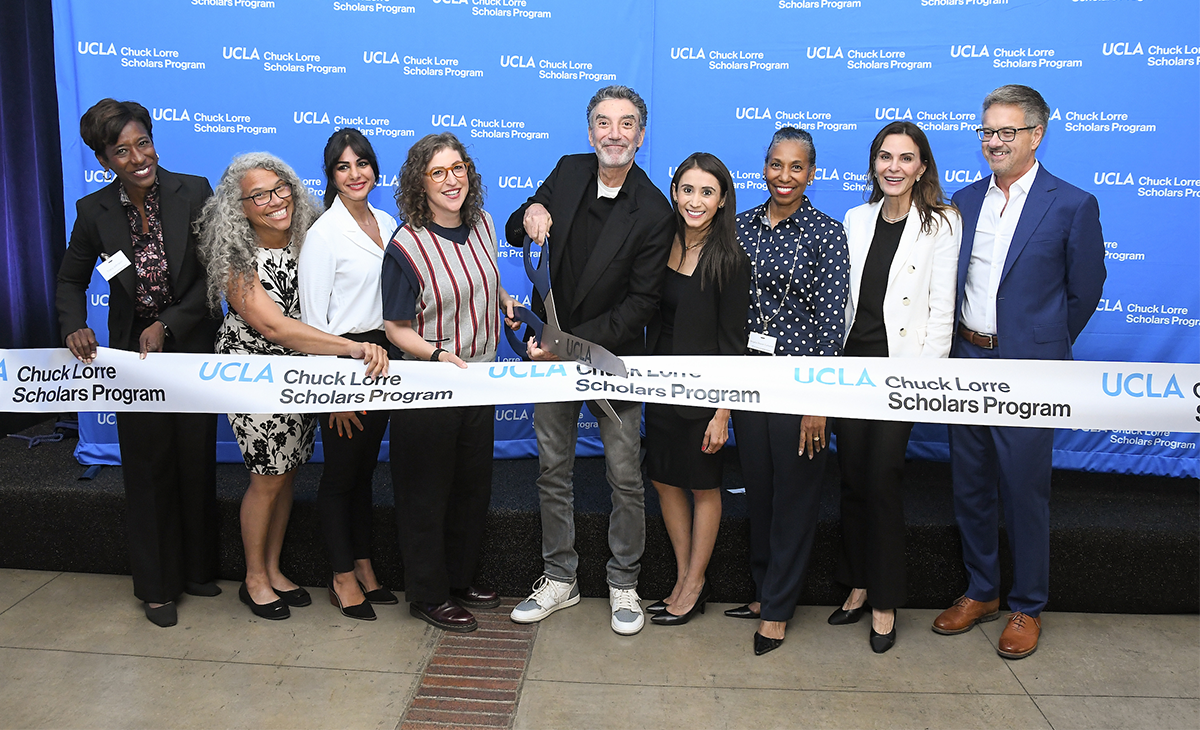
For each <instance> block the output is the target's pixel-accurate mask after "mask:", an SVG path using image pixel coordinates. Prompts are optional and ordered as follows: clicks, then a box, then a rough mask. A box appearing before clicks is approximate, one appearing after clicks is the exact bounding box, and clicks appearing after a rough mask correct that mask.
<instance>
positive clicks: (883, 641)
mask: <svg viewBox="0 0 1200 730" xmlns="http://www.w3.org/2000/svg"><path fill="white" fill-rule="evenodd" d="M870 642H871V651H873V652H875V653H876V654H882V653H884V652H885V651H887V650H888V649H891V648H892V647H893V646H895V645H896V612H895V610H894V609H893V610H892V630H891V631H889V632H887V633H886V634H881V633H879V632H878V631H876V630H875V627H874V626H873V625H872V626H871V638H870Z"/></svg>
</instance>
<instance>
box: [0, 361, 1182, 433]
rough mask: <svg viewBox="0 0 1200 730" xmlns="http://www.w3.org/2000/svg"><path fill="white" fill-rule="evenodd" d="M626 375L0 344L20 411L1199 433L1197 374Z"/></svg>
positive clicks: (761, 369)
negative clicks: (662, 419)
mask: <svg viewBox="0 0 1200 730" xmlns="http://www.w3.org/2000/svg"><path fill="white" fill-rule="evenodd" d="M624 360H625V363H626V365H627V366H628V367H629V370H630V377H628V378H620V377H616V376H611V375H606V374H603V373H600V372H597V371H594V370H592V369H590V368H588V367H586V366H583V365H579V364H576V363H569V362H554V363H544V362H543V363H529V362H496V363H473V364H471V365H469V366H468V368H467V369H465V370H463V369H460V368H457V367H455V366H453V365H450V364H447V363H429V362H410V361H403V362H399V361H393V362H392V363H391V367H390V370H389V371H388V374H387V375H386V376H382V377H381V378H378V379H376V380H372V379H371V378H368V377H366V376H365V374H364V373H365V369H364V367H363V364H362V363H361V362H358V361H356V360H347V359H339V358H333V357H278V356H265V355H192V354H173V353H172V354H168V353H151V354H150V355H148V356H147V357H146V359H145V360H141V359H139V357H138V355H137V353H133V352H127V351H124V350H113V349H109V348H103V347H102V348H100V349H99V353H98V355H97V357H96V360H95V361H94V362H93V363H92V364H91V365H84V364H83V363H80V362H79V361H78V360H76V359H75V358H74V357H72V356H71V354H70V352H69V351H68V350H65V349H54V350H0V403H2V404H3V405H0V409H3V410H6V411H16V412H52V413H57V412H62V411H163V412H179V413H188V412H192V413H227V412H236V413H323V412H328V411H348V410H378V409H400V408H439V407H445V406H468V405H494V404H505V403H548V402H556V401H575V400H592V399H597V398H608V399H610V400H629V401H645V402H653V403H671V404H676V405H688V406H702V407H720V408H730V409H732V410H744V411H765V412H771V413H794V414H807V415H818V416H845V417H851V418H867V419H885V420H896V421H916V422H922V423H963V424H979V425H990V426H1035V427H1045V428H1073V429H1126V430H1144V431H1175V432H1192V433H1194V432H1200V365H1195V364H1175V363H1131V362H1089V361H1057V360H1056V361H1043V360H991V359H945V360H930V359H915V358H914V359H909V358H854V357H838V358H828V357H717V356H696V357H690V356H678V357H661V356H656V357H627V358H624Z"/></svg>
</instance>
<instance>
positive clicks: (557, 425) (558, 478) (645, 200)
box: [505, 86, 675, 635]
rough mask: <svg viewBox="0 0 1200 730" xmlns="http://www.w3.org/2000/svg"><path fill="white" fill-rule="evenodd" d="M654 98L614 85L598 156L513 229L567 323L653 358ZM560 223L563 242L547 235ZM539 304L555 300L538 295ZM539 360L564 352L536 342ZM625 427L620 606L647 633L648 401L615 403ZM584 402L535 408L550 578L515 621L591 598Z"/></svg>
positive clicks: (612, 455) (614, 568) (657, 280)
mask: <svg viewBox="0 0 1200 730" xmlns="http://www.w3.org/2000/svg"><path fill="white" fill-rule="evenodd" d="M646 115H647V112H646V104H645V102H644V101H642V98H641V97H640V96H638V94H637V93H636V92H635V91H633V90H632V89H630V88H628V87H625V86H608V87H605V88H603V89H600V90H599V91H598V92H596V94H595V96H593V97H592V99H591V101H590V102H589V104H588V110H587V117H588V140H589V142H590V143H591V145H592V147H594V148H595V150H596V151H595V154H582V155H567V156H566V157H563V158H562V159H561V160H559V162H558V165H557V166H556V167H555V168H554V171H553V172H551V173H550V175H549V176H548V177H547V178H546V180H545V182H543V183H542V184H541V186H539V187H538V189H537V192H535V193H534V194H533V196H532V197H530V198H529V200H527V201H526V202H525V204H524V205H522V206H521V207H520V208H519V209H517V210H516V212H514V213H513V214H512V216H510V217H509V219H508V224H507V225H506V226H505V235H506V237H507V239H508V241H509V242H510V243H511V244H514V245H520V243H521V242H522V241H523V240H524V238H525V236H526V235H528V236H529V237H530V238H532V239H533V240H534V241H535V242H537V243H538V244H539V245H541V244H546V245H545V247H544V248H543V249H542V254H543V255H546V256H549V257H550V281H551V287H552V290H553V292H554V302H555V305H556V311H557V313H558V318H559V324H560V325H561V326H562V329H563V330H564V331H566V332H569V333H571V334H574V335H576V336H578V337H582V338H584V339H586V340H590V341H591V342H594V343H596V344H598V345H600V346H602V347H604V348H606V349H608V350H610V351H611V352H613V353H614V354H616V355H642V354H645V351H646V344H645V327H646V323H647V322H649V321H650V317H651V316H652V315H653V314H654V312H655V311H656V310H657V308H658V296H659V290H660V289H661V288H662V283H663V280H664V278H665V276H666V270H667V268H666V265H667V256H668V255H669V253H670V248H671V241H672V239H673V237H674V235H675V217H674V213H673V212H672V210H671V205H670V203H668V202H667V199H666V197H665V196H664V195H663V194H662V192H661V191H659V189H658V188H656V187H655V186H654V185H653V183H651V182H650V178H648V177H647V176H646V173H645V172H643V171H642V169H641V168H640V167H638V166H637V165H636V164H634V161H633V158H634V155H635V154H636V153H637V150H638V148H639V147H641V144H642V140H643V139H644V138H645V136H646ZM551 228H553V233H554V235H553V240H552V241H551V242H549V243H548V244H547V236H548V234H550V232H551ZM534 311H535V312H536V313H537V314H538V315H539V316H541V317H543V318H544V317H545V307H544V306H543V303H542V301H541V299H540V297H537V296H536V295H535V297H534ZM531 355H532V356H533V357H534V359H538V360H551V359H554V356H553V355H551V354H550V353H548V352H546V351H544V350H541V349H540V348H537V347H533V348H531ZM613 406H614V408H616V409H617V410H618V413H619V415H620V416H621V423H619V424H618V423H616V422H615V421H613V419H611V418H603V417H602V418H600V419H599V421H600V440H601V442H602V443H603V444H604V458H605V466H606V469H607V473H608V481H609V484H610V485H612V503H613V509H612V514H611V516H610V518H609V530H608V544H609V548H610V549H611V550H612V559H610V560H609V561H608V570H607V575H608V584H609V602H610V605H611V606H612V621H611V625H612V629H613V631H615V632H617V633H618V634H626V635H628V634H636V633H637V632H638V631H640V630H641V628H642V626H643V624H644V622H645V618H644V616H643V613H642V608H641V604H640V600H639V598H638V595H637V580H638V573H639V569H640V565H639V563H640V561H641V557H642V550H643V548H644V547H645V542H646V520H645V510H644V494H643V483H642V472H641V461H640V448H641V436H640V423H641V404H640V403H624V404H619V403H614V404H613ZM580 407H581V403H580V402H579V401H576V402H574V403H539V404H537V405H536V406H534V431H535V432H536V434H537V441H538V454H539V458H540V460H541V474H540V476H539V477H538V482H537V483H538V491H539V497H540V499H541V506H542V558H543V560H544V562H545V572H544V575H543V577H542V578H541V579H539V581H538V582H537V584H535V586H534V591H533V594H532V595H531V596H530V597H529V598H527V599H526V600H525V601H523V602H522V603H520V604H519V605H518V606H517V607H516V608H515V609H513V612H512V620H513V621H516V622H518V623H533V622H536V621H540V620H542V619H543V618H545V617H546V616H549V615H550V614H551V613H553V612H554V611H557V610H559V609H561V608H566V607H568V606H573V605H575V604H576V603H578V602H579V587H578V585H577V584H576V581H575V577H576V571H577V568H578V566H579V555H578V554H577V553H576V552H575V519H574V513H573V503H574V495H573V487H572V471H573V469H574V464H575V442H576V438H577V437H578V421H579V412H580Z"/></svg>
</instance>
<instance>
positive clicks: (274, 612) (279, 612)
mask: <svg viewBox="0 0 1200 730" xmlns="http://www.w3.org/2000/svg"><path fill="white" fill-rule="evenodd" d="M238 598H239V599H240V600H241V602H242V603H244V604H246V605H247V606H249V607H250V610H251V611H253V612H254V615H255V616H258V617H259V618H265V619H270V620H271V621H282V620H283V619H285V618H288V617H290V616H291V615H292V612H291V611H289V610H288V607H287V604H286V603H284V602H283V599H282V598H280V599H279V600H278V601H271V602H270V603H255V602H254V599H253V598H251V597H250V589H249V588H247V587H246V584H245V583H243V584H242V587H241V588H239V589H238ZM309 602H310V603H311V599H310V601H309Z"/></svg>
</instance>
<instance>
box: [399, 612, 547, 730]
mask: <svg viewBox="0 0 1200 730" xmlns="http://www.w3.org/2000/svg"><path fill="white" fill-rule="evenodd" d="M519 600H520V599H511V598H510V599H505V600H504V601H503V602H502V603H501V604H500V607H499V608H497V609H494V610H490V611H483V610H475V611H472V613H474V614H475V618H476V620H478V621H479V628H478V629H477V630H475V631H472V632H471V633H469V634H454V633H449V632H444V633H443V634H442V636H441V637H440V638H439V639H438V643H437V646H435V647H434V650H433V654H432V655H430V657H429V661H428V663H426V665H425V671H424V672H423V673H422V675H421V683H420V685H418V686H417V692H416V694H415V695H414V696H413V700H412V703H411V704H410V705H409V706H408V708H407V710H406V711H405V713H404V717H403V718H402V720H401V722H400V729H401V730H433V728H438V729H439V730H445V728H464V729H465V728H508V727H512V723H513V719H514V718H515V717H516V714H517V701H518V700H519V699H520V697H521V685H522V683H523V682H524V681H525V671H526V669H528V667H529V658H530V655H531V654H532V653H533V642H534V639H535V638H537V624H528V625H521V624H514V623H513V622H512V621H511V620H510V619H509V618H508V614H509V612H510V611H512V608H513V606H515V605H517V603H518V601H519Z"/></svg>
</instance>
